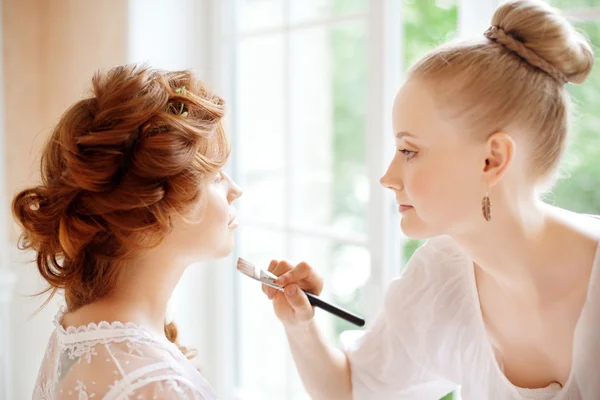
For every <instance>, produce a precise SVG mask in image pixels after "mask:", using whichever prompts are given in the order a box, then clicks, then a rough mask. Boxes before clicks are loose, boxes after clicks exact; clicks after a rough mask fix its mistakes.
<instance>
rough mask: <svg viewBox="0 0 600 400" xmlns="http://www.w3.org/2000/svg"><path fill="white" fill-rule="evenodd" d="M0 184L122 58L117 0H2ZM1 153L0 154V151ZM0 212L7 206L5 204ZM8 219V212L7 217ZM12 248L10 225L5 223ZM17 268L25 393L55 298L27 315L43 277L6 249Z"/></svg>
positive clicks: (123, 26)
mask: <svg viewBox="0 0 600 400" xmlns="http://www.w3.org/2000/svg"><path fill="white" fill-rule="evenodd" d="M2 14H3V15H2V28H3V36H2V37H3V43H2V44H3V67H4V83H5V85H4V86H5V93H4V104H5V138H4V141H5V154H4V155H5V158H4V159H3V160H2V161H3V162H4V165H5V167H6V171H8V173H7V179H6V192H7V194H8V196H7V197H8V200H10V199H11V198H12V195H13V194H14V193H15V192H16V191H17V190H18V189H20V188H23V187H25V186H27V185H31V184H33V183H35V182H36V181H37V180H38V170H39V168H38V165H37V164H38V162H39V152H40V148H41V146H42V145H43V143H44V141H45V140H46V138H47V137H48V134H49V133H50V131H51V129H52V126H53V125H54V124H55V123H56V122H57V121H58V118H59V117H60V115H61V113H62V112H64V110H65V109H66V108H67V107H68V106H69V105H70V104H72V103H73V102H74V101H76V100H77V99H79V98H80V97H81V96H82V95H83V94H84V93H85V91H86V90H87V88H88V86H89V82H90V78H91V76H92V74H93V72H94V71H95V70H97V69H99V68H108V67H111V66H114V65H117V64H122V63H124V62H126V60H127V46H128V44H127V43H128V41H127V37H128V30H127V18H128V2H127V1H125V0H103V1H93V0H52V1H51V0H3V4H2ZM0 160H1V158H0ZM3 208H4V209H3V210H0V212H5V215H6V212H8V210H7V207H6V205H4V206H3ZM8 220H10V218H8ZM9 231H10V239H11V240H10V241H11V246H12V249H14V243H15V239H16V237H17V230H16V228H14V227H13V226H12V225H10V226H9ZM11 251H12V253H13V256H12V260H13V262H12V264H13V265H12V267H13V268H14V271H15V272H16V275H17V284H16V287H15V291H16V294H15V295H14V297H13V304H12V306H11V309H12V324H11V332H10V333H11V336H12V355H13V358H14V362H13V385H14V386H13V398H15V399H25V398H30V396H31V391H32V390H33V384H34V380H35V376H36V374H37V368H38V366H39V364H40V362H41V359H42V356H43V354H44V350H45V346H46V343H47V340H48V336H49V334H50V332H51V330H52V324H51V321H52V318H53V315H54V313H55V312H56V304H51V305H49V306H48V307H47V308H46V309H44V310H43V311H42V312H41V313H40V314H38V315H36V316H35V317H34V316H32V313H33V311H34V310H35V309H36V307H38V306H39V305H40V304H41V302H42V300H43V299H42V298H39V297H38V298H30V297H28V295H30V294H33V293H35V292H36V291H39V290H40V289H41V288H43V284H42V282H41V281H40V279H39V278H38V274H37V270H36V268H35V266H34V265H32V264H27V263H25V262H24V261H25V258H24V257H23V255H17V254H16V252H15V251H14V250H11Z"/></svg>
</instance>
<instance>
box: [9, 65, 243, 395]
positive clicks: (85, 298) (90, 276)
mask: <svg viewBox="0 0 600 400" xmlns="http://www.w3.org/2000/svg"><path fill="white" fill-rule="evenodd" d="M92 85H93V89H92V93H91V96H90V97H88V98H85V99H83V100H80V101H78V102H77V103H75V104H74V105H73V106H72V107H71V108H70V109H69V110H67V112H66V113H65V114H64V115H63V116H62V118H61V120H60V121H59V123H58V125H57V127H56V128H55V130H54V132H53V133H52V135H51V137H50V139H49V141H48V143H47V145H46V147H45V149H44V151H43V154H42V161H41V175H42V183H41V184H40V185H39V186H36V187H32V188H29V189H25V190H23V191H22V192H20V193H18V194H17V195H16V196H15V198H14V200H13V205H12V207H13V213H14V216H15V219H16V220H17V222H18V223H19V224H20V225H21V226H22V227H23V233H22V236H21V241H20V246H21V248H22V249H25V250H33V251H34V252H35V253H36V263H37V267H38V270H39V272H40V274H41V275H42V277H43V278H44V279H45V280H46V281H47V282H48V284H49V287H48V289H47V291H46V292H48V291H49V292H50V293H51V295H50V296H51V297H52V296H53V295H54V294H56V293H57V291H61V292H62V291H64V297H65V303H66V304H65V305H64V306H63V307H62V309H61V311H60V312H59V314H58V315H57V316H56V318H55V322H54V323H55V330H54V332H53V333H52V336H51V338H50V342H49V345H48V348H47V351H46V354H45V356H44V360H43V362H42V366H41V369H40V372H39V375H38V380H37V383H36V387H35V391H34V394H33V398H34V399H87V398H97V399H100V398H106V399H130V398H131V399H167V398H168V399H203V400H208V399H213V398H216V395H215V393H214V392H213V390H212V389H211V387H210V385H209V384H208V383H207V382H206V380H205V379H204V378H203V377H202V375H201V374H200V373H199V372H198V370H197V369H196V368H195V367H194V366H193V365H192V364H191V362H190V361H189V360H188V356H190V354H189V352H187V351H186V350H185V348H182V347H179V346H178V345H177V344H176V343H177V329H176V328H175V326H174V325H173V324H172V323H170V324H167V323H166V322H165V313H166V308H167V302H168V300H169V298H170V297H171V294H172V292H173V290H174V288H175V286H176V284H177V282H178V281H179V279H180V278H181V275H182V274H183V272H184V270H185V269H186V267H187V266H188V265H190V264H191V263H193V262H198V261H206V260H211V259H216V258H220V257H223V256H226V255H227V254H229V253H230V252H231V251H232V249H233V240H234V230H235V228H236V226H237V222H236V219H235V210H234V208H233V206H232V203H233V201H234V200H236V199H237V198H239V197H240V195H241V194H242V192H241V190H240V188H239V187H238V186H236V185H235V183H234V182H233V181H232V180H231V179H230V178H229V177H228V176H227V175H226V174H225V173H224V172H223V167H224V165H225V163H226V161H227V158H228V156H229V146H228V141H227V138H226V135H225V132H224V129H223V125H222V118H223V114H224V112H225V107H224V101H223V99H221V98H220V97H219V96H217V95H216V94H214V93H213V92H211V91H210V90H209V89H208V88H207V87H206V86H205V85H204V84H203V83H202V82H200V81H198V80H197V79H196V78H195V77H194V76H193V75H192V74H191V73H190V72H187V71H181V72H165V71H158V70H153V69H150V68H147V67H140V66H121V67H117V68H114V69H112V70H110V71H108V72H107V73H98V74H96V75H95V76H94V78H93V79H92Z"/></svg>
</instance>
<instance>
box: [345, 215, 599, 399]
mask: <svg viewBox="0 0 600 400" xmlns="http://www.w3.org/2000/svg"><path fill="white" fill-rule="evenodd" d="M586 220H588V218H586ZM589 220H590V222H591V224H592V225H594V224H596V225H594V226H593V229H594V230H595V232H598V233H599V234H600V224H599V223H598V222H597V220H593V219H592V218H589ZM592 221H593V222H592ZM596 228H597V230H596ZM599 236H600V235H599ZM599 269H600V243H599V245H598V248H597V251H596V257H595V261H594V266H593V270H592V275H591V278H590V283H589V288H588V296H587V300H586V303H585V305H584V308H583V310H582V313H581V316H580V318H579V321H578V323H577V327H576V330H575V337H574V352H573V364H572V368H571V373H570V376H569V379H568V381H567V382H566V383H565V385H564V387H562V388H561V387H560V385H559V384H555V385H553V386H549V387H547V388H543V389H523V388H518V387H516V386H514V385H513V384H511V382H510V381H509V380H508V379H507V378H506V376H505V375H504V374H503V372H502V370H501V367H500V365H499V363H498V361H497V360H496V356H495V353H494V349H493V346H492V344H491V342H490V340H489V338H488V336H487V332H486V328H485V325H484V322H483V319H482V315H481V308H480V305H479V296H478V294H477V288H476V285H475V276H474V270H473V262H472V260H471V259H470V258H469V256H468V255H467V254H466V253H465V252H464V250H462V248H461V247H460V246H459V245H458V243H456V242H455V241H454V240H453V239H452V238H450V237H448V236H440V237H437V238H433V239H430V240H429V241H428V242H427V243H426V244H424V245H423V246H421V247H420V248H419V249H417V251H416V252H415V254H414V255H413V257H412V258H411V260H410V261H409V263H408V264H407V266H406V269H405V270H404V273H403V274H402V276H401V277H400V278H397V279H395V280H394V281H392V283H391V285H390V287H389V289H388V291H387V293H386V297H385V305H384V309H383V311H382V313H381V314H380V316H379V317H378V318H377V319H376V320H375V321H374V323H373V326H371V327H370V328H369V329H368V331H367V332H366V333H365V334H364V335H362V337H360V338H359V339H357V340H352V341H350V340H346V341H344V340H342V341H341V345H342V349H343V350H344V352H345V353H346V354H347V356H348V359H349V361H350V368H351V372H352V389H353V393H354V397H353V398H354V400H374V399H377V400H388V399H389V400H392V399H394V400H401V399H406V400H408V399H410V400H428V399H431V400H434V399H439V398H441V397H442V396H444V395H445V394H447V393H449V392H451V391H453V390H457V389H459V388H460V394H461V397H462V399H463V400H488V399H489V400H496V399H498V400H517V399H518V400H524V399H527V400H529V399H531V400H548V399H552V400H598V399H600V271H599ZM342 339H343V338H342Z"/></svg>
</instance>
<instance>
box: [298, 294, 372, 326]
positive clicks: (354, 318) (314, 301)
mask: <svg viewBox="0 0 600 400" xmlns="http://www.w3.org/2000/svg"><path fill="white" fill-rule="evenodd" d="M304 293H306V295H307V296H308V301H309V302H310V304H311V305H313V306H315V307H319V308H320V309H321V310H325V311H327V312H329V313H331V314H333V315H335V316H337V317H340V318H341V319H344V320H346V321H348V322H350V323H351V324H354V325H357V326H361V327H362V326H365V320H364V319H362V318H361V317H359V316H358V315H354V314H352V313H351V312H349V311H346V310H344V309H342V308H339V307H337V306H334V305H333V304H329V303H327V302H326V301H324V300H321V298H319V297H318V296H315V295H314V294H312V293H308V292H304Z"/></svg>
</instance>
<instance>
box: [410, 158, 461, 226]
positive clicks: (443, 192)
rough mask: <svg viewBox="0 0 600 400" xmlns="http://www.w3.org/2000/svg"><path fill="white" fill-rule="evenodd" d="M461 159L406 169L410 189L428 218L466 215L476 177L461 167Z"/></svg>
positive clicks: (415, 204) (423, 213)
mask: <svg viewBox="0 0 600 400" xmlns="http://www.w3.org/2000/svg"><path fill="white" fill-rule="evenodd" d="M459 165H460V164H458V163H457V160H449V159H442V158H439V159H438V161H437V162H434V163H425V162H423V163H422V164H414V166H410V167H408V168H407V171H406V179H405V185H406V191H407V193H408V195H409V196H410V198H411V199H412V201H413V202H414V206H415V209H416V211H417V213H418V214H419V215H420V216H421V217H424V218H426V219H427V218H428V217H430V218H435V219H436V220H445V219H447V218H446V217H453V216H454V217H456V216H458V215H461V214H463V211H464V210H463V209H465V208H466V207H467V205H469V204H470V203H471V201H469V199H470V197H472V196H470V194H469V193H470V192H472V190H469V185H471V182H472V179H473V178H472V177H471V176H469V175H468V174H467V172H468V171H463V170H462V169H461V168H459V167H458V166H459Z"/></svg>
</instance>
